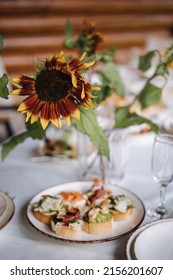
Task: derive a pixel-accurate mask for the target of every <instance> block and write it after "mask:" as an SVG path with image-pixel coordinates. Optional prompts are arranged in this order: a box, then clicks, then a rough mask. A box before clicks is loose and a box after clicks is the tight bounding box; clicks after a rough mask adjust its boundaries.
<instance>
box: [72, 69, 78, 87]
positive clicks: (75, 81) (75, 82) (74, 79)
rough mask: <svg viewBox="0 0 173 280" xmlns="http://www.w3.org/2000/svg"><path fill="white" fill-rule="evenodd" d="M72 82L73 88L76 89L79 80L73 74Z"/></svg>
mask: <svg viewBox="0 0 173 280" xmlns="http://www.w3.org/2000/svg"><path fill="white" fill-rule="evenodd" d="M71 80H72V84H73V86H74V87H75V88H76V87H77V78H76V76H75V75H74V74H73V73H71Z"/></svg>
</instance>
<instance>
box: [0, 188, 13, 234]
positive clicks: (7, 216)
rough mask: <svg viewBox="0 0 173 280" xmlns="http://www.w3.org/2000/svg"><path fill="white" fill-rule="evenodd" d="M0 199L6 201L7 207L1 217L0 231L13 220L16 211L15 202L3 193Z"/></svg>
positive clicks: (0, 193)
mask: <svg viewBox="0 0 173 280" xmlns="http://www.w3.org/2000/svg"><path fill="white" fill-rule="evenodd" d="M0 197H1V198H2V200H3V201H5V207H3V212H1V215H0V229H2V228H3V227H5V226H6V225H7V224H8V223H9V222H10V220H11V219H12V217H13V215H14V211H15V206H14V203H13V200H12V199H11V198H10V197H9V196H8V195H6V194H5V193H3V192H0Z"/></svg>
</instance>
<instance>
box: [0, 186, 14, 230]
mask: <svg viewBox="0 0 173 280" xmlns="http://www.w3.org/2000/svg"><path fill="white" fill-rule="evenodd" d="M1 193H2V194H3V195H4V196H5V197H7V199H9V200H10V201H11V203H12V211H11V213H10V215H9V217H8V219H6V221H5V223H3V224H2V225H1V224H0V230H1V229H3V228H4V227H5V226H6V225H7V224H8V223H9V222H10V221H11V219H12V218H13V216H14V213H15V204H14V201H13V199H12V198H11V197H10V196H9V195H7V194H6V193H4V192H2V191H1Z"/></svg>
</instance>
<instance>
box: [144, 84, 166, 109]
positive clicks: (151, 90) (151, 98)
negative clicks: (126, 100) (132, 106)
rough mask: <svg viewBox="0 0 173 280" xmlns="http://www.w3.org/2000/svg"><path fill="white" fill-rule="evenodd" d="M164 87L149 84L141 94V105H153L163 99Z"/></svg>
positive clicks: (145, 106)
mask: <svg viewBox="0 0 173 280" xmlns="http://www.w3.org/2000/svg"><path fill="white" fill-rule="evenodd" d="M161 92H162V89H161V88H159V87H156V86H155V85H153V84H150V83H149V84H147V85H146V86H145V87H144V89H143V90H142V91H141V93H140V95H139V102H140V104H141V107H142V108H143V109H144V108H147V107H149V106H151V105H154V104H157V103H159V102H160V99H161Z"/></svg>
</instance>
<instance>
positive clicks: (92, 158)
mask: <svg viewBox="0 0 173 280" xmlns="http://www.w3.org/2000/svg"><path fill="white" fill-rule="evenodd" d="M106 134H107V137H108V141H109V149H110V160H108V159H107V158H106V157H105V156H103V155H101V154H100V153H99V151H98V149H97V148H96V147H95V146H94V144H93V143H91V141H90V140H89V138H88V137H87V136H86V135H84V134H81V133H79V134H78V162H79V166H80V172H79V178H80V179H82V180H92V179H93V178H95V177H98V178H101V179H103V180H106V181H109V182H111V183H117V182H119V181H121V180H122V178H123V177H124V175H125V167H126V163H127V160H128V130H127V129H116V128H114V129H111V130H109V131H106Z"/></svg>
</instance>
